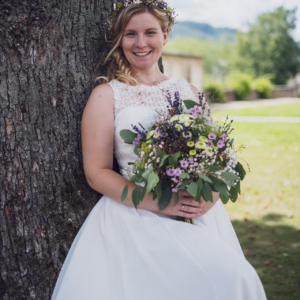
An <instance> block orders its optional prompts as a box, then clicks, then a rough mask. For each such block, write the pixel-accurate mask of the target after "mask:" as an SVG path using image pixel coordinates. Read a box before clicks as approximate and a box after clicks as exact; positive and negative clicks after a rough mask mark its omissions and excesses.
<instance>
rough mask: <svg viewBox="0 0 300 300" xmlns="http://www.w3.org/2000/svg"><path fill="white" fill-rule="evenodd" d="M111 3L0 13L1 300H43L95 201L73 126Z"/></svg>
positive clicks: (8, 4) (3, 8) (33, 5)
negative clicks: (86, 176)
mask: <svg viewBox="0 0 300 300" xmlns="http://www.w3.org/2000/svg"><path fill="white" fill-rule="evenodd" d="M112 3H113V0H68V1H57V0H47V1H46V0H30V1H29V0H24V1H20V0H19V1H18V0H10V1H5V0H2V1H1V3H0V101H1V102H0V105H1V106H0V185H1V186H0V201H1V203H0V247H1V249H0V251H1V254H0V255H1V257H0V260H1V274H0V298H1V299H4V300H8V299H18V300H19V299H26V300H27V299H43V300H45V299H50V297H51V294H52V291H53V287H54V284H55V282H56V279H57V276H58V273H59V271H60V268H61V266H62V264H63V262H64V259H65V256H66V254H67V252H68V250H69V248H70V245H71V243H72V241H73V239H74V237H75V235H76V233H77V232H78V230H79V228H80V226H81V224H82V223H83V221H84V220H85V218H86V217H87V215H88V213H89V212H90V210H91V209H92V208H93V206H94V205H95V203H96V202H97V201H98V199H99V198H100V195H99V194H98V193H97V192H95V191H94V190H92V189H91V188H90V187H89V186H88V184H87V182H86V179H85V176H84V173H83V167H82V153H81V136H80V122H81V116H82V112H83V109H84V106H85V104H86V101H87V99H88V97H89V94H90V92H91V90H92V89H93V87H94V85H95V84H94V78H95V77H94V74H93V73H94V71H95V68H96V66H97V64H98V62H99V60H100V58H101V57H103V56H104V55H105V53H107V50H108V46H107V43H106V42H105V36H104V32H105V21H106V17H107V14H108V12H109V11H111V9H112ZM103 72H104V73H105V68H104V69H103Z"/></svg>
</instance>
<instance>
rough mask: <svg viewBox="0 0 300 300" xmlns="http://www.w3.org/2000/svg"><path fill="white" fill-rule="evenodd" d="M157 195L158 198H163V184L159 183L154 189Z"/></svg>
mask: <svg viewBox="0 0 300 300" xmlns="http://www.w3.org/2000/svg"><path fill="white" fill-rule="evenodd" d="M154 191H155V194H156V195H157V197H158V198H160V197H161V193H162V187H161V182H159V183H158V184H157V185H156V187H155V188H154Z"/></svg>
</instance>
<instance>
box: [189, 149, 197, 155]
mask: <svg viewBox="0 0 300 300" xmlns="http://www.w3.org/2000/svg"><path fill="white" fill-rule="evenodd" d="M196 153H197V152H196V150H190V152H189V154H190V155H196Z"/></svg>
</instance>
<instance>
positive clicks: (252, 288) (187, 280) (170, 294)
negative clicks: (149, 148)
mask: <svg viewBox="0 0 300 300" xmlns="http://www.w3.org/2000/svg"><path fill="white" fill-rule="evenodd" d="M109 84H110V85H111V87H112V88H113V91H114V97H115V145H114V149H115V150H114V151H115V155H116V157H117V160H118V162H119V165H120V167H121V172H122V174H123V175H124V176H126V171H125V169H126V168H127V167H128V165H127V162H130V161H134V160H135V158H136V157H135V154H134V153H133V146H132V145H128V144H124V142H123V140H122V139H121V138H120V136H119V132H120V130H122V129H132V127H131V124H133V125H137V124H138V123H139V122H140V123H141V124H143V125H144V126H149V125H150V123H151V122H153V120H154V119H155V117H156V116H157V112H160V113H161V112H164V111H166V109H167V108H166V106H167V105H168V102H167V100H166V97H165V96H166V93H167V91H169V92H170V94H171V96H172V99H174V92H175V91H178V92H179V94H180V97H181V99H192V100H196V99H195V96H194V94H193V92H192V90H191V88H190V85H189V84H188V82H187V81H186V80H185V79H180V80H174V79H167V80H166V81H163V82H161V83H160V84H158V85H156V86H147V85H141V87H140V88H138V87H133V86H130V87H128V88H127V89H126V86H127V85H126V84H124V83H121V82H118V81H116V80H113V81H111V82H110V83H109ZM236 205H238V203H237V204H236ZM194 223H195V225H191V224H187V223H184V222H180V221H176V220H174V219H173V218H171V217H167V216H164V215H160V214H155V213H152V212H150V211H147V210H143V209H135V208H133V207H128V206H125V205H123V204H120V203H118V202H116V201H114V200H112V199H110V198H108V197H106V196H103V197H102V198H101V199H100V200H99V202H98V203H97V204H96V205H95V207H94V208H93V210H92V211H91V213H90V214H89V216H88V218H87V219H86V221H85V222H84V224H83V225H82V228H81V229H80V231H79V233H78V234H77V236H76V238H75V240H74V242H73V244H72V246H71V249H70V251H69V253H68V256H67V258H66V260H65V262H64V265H63V268H62V270H61V272H60V275H59V278H58V280H57V283H56V286H55V290H54V292H53V295H52V299H53V300H96V299H97V300H100V299H101V300H192V299H193V300H200V299H201V300H262V299H266V296H265V292H264V289H263V287H262V284H261V282H260V280H259V278H258V276H257V274H256V272H255V270H254V269H253V267H252V266H251V265H250V264H249V263H248V262H247V260H246V259H245V257H244V255H243V252H242V250H241V247H240V244H239V242H238V239H237V237H236V234H235V232H234V229H233V227H232V224H231V222H230V220H229V218H228V215H227V213H226V211H225V209H224V207H223V204H222V203H221V201H220V200H219V201H218V202H217V203H216V205H215V206H214V207H213V208H212V209H211V210H210V211H209V212H208V213H207V214H205V215H204V216H202V217H199V218H196V219H194Z"/></svg>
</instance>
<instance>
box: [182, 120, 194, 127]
mask: <svg viewBox="0 0 300 300" xmlns="http://www.w3.org/2000/svg"><path fill="white" fill-rule="evenodd" d="M193 123H194V121H192V120H187V121H185V122H184V126H186V127H188V126H190V125H191V124H193Z"/></svg>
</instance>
